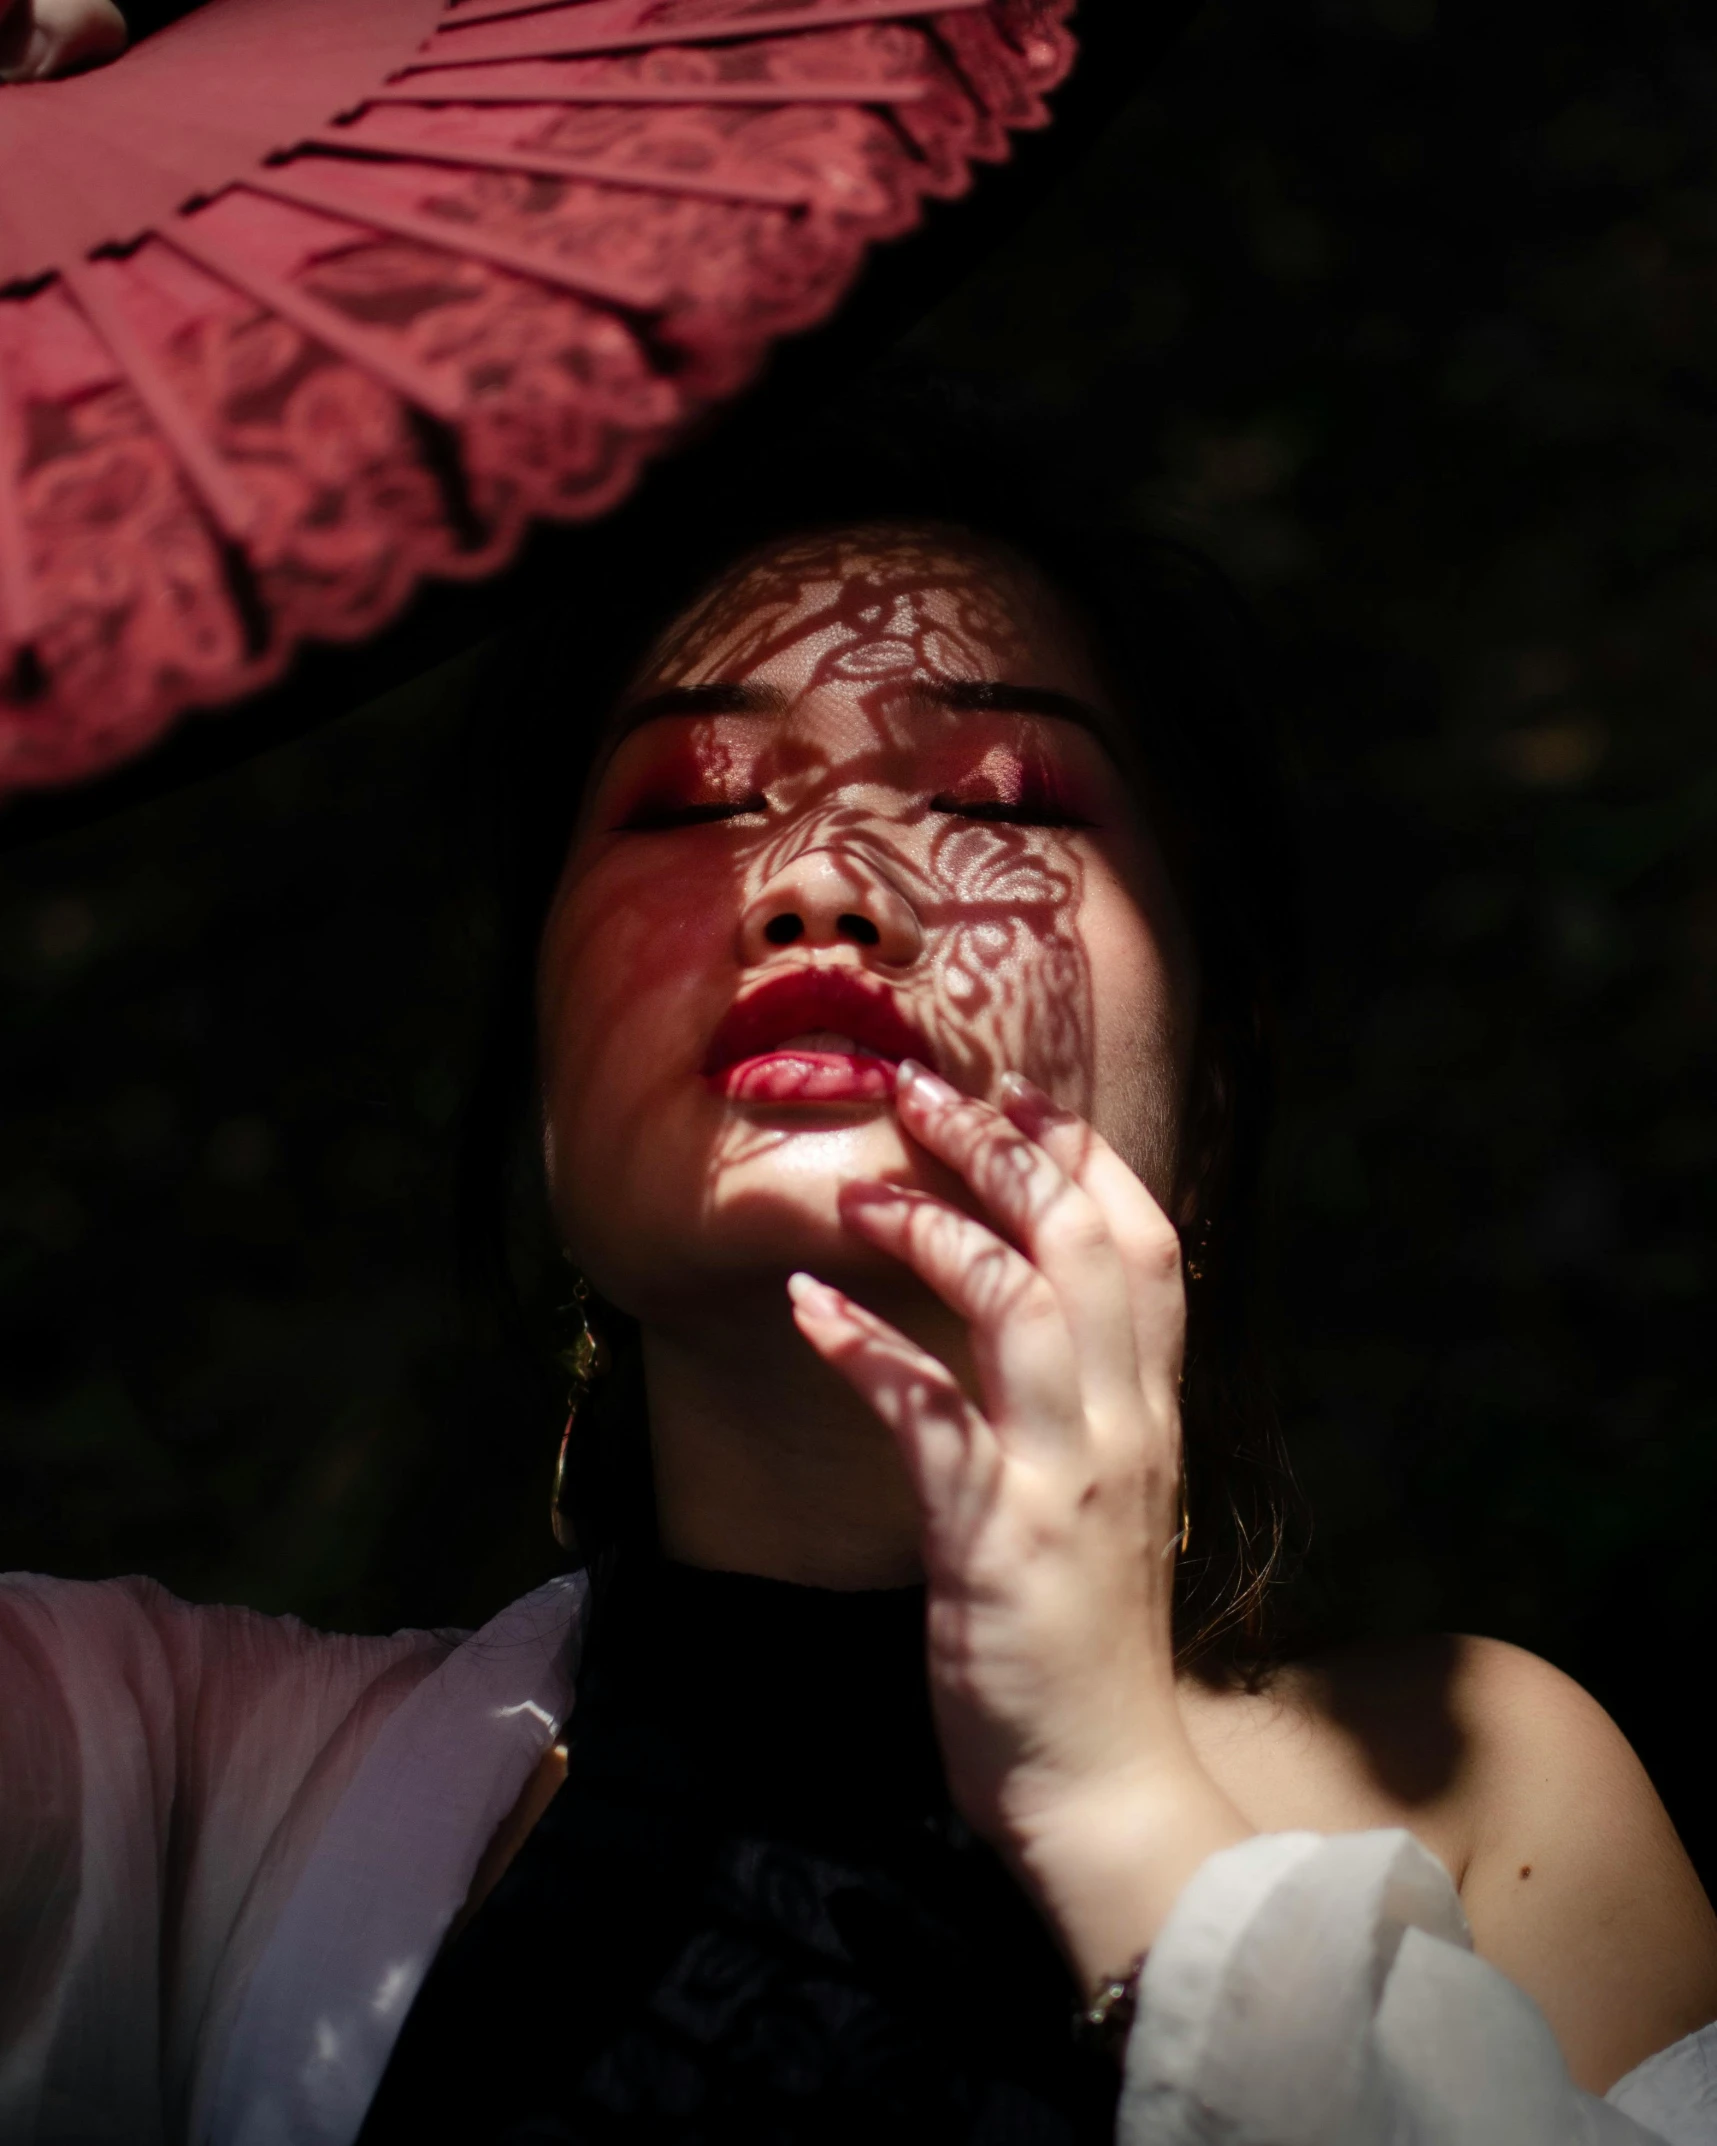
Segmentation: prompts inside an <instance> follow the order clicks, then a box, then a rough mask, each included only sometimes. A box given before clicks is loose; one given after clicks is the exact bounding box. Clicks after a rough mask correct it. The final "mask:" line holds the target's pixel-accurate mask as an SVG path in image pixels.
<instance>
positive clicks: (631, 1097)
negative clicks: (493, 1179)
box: [537, 851, 734, 1195]
mask: <svg viewBox="0 0 1717 2146" xmlns="http://www.w3.org/2000/svg"><path fill="white" fill-rule="evenodd" d="M733 935H734V924H733V891H732V882H731V876H730V875H729V874H728V873H726V872H725V871H713V872H712V871H711V870H709V869H708V868H707V867H705V868H702V869H700V867H699V864H698V863H697V862H696V861H693V862H689V863H688V862H676V864H675V865H674V866H673V867H671V868H670V869H668V870H664V869H662V867H661V864H660V860H659V859H656V860H651V859H648V858H646V857H644V856H643V855H642V854H641V852H632V853H628V852H626V851H619V852H611V853H610V854H609V855H608V856H606V857H604V858H602V859H600V860H598V861H597V862H596V863H595V864H594V865H593V866H592V867H591V868H590V869H588V870H586V871H585V872H583V873H582V874H580V875H578V876H577V877H576V878H574V879H572V880H571V881H569V883H568V884H567V885H566V886H565V887H563V889H562V892H561V895H560V897H559V899H558V900H557V902H556V905H555V908H554V911H553V913H552V915H551V917H550V919H549V925H548V929H547V931H546V932H545V934H544V939H543V950H542V957H541V961H540V964H539V969H538V987H537V1018H538V1033H539V1036H540V1038H541V1043H540V1053H541V1075H542V1085H543V1100H544V1109H545V1113H546V1116H547V1120H548V1126H549V1130H550V1132H551V1133H552V1142H551V1145H550V1149H549V1154H550V1161H551V1170H552V1172H553V1174H554V1175H555V1177H556V1178H557V1179H558V1180H559V1183H558V1184H557V1188H556V1189H557V1195H558V1193H559V1192H560V1191H561V1190H562V1189H567V1188H570V1187H571V1186H572V1185H574V1184H579V1185H582V1184H584V1183H587V1182H588V1183H590V1184H592V1185H594V1184H595V1183H596V1182H597V1181H598V1180H610V1179H612V1177H613V1175H614V1173H615V1171H616V1170H617V1169H620V1168H623V1167H627V1166H629V1165H631V1164H632V1163H634V1162H635V1160H636V1156H637V1154H638V1151H639V1148H640V1144H641V1143H644V1142H645V1141H646V1140H647V1138H648V1134H649V1130H650V1127H651V1125H652V1123H653V1122H654V1123H659V1122H660V1116H659V1114H660V1111H661V1109H662V1107H663V1102H664V1098H665V1097H667V1096H668V1095H670V1094H671V1093H672V1092H673V1091H674V1090H676V1089H678V1090H679V1091H680V1092H681V1093H684V1092H685V1091H686V1089H687V1086H688V1083H687V1081H686V1072H687V1068H688V1065H694V1066H695V1064H696V1063H697V1061H698V1059H699V1058H700V1057H701V1054H702V1050H703V1046H704V1038H705V1036H706V1035H707V1032H708V1029H709V1026H710V1023H711V1020H712V1019H713V1018H714V1015H713V1014H712V1013H711V1011H710V1008H711V1006H712V1003H713V1004H714V1005H715V1006H716V1008H717V1010H719V1006H720V1004H721V1003H724V1000H723V992H724V989H725V988H726V981H727V971H728V969H729V967H730V965H731V949H732V944H733Z"/></svg>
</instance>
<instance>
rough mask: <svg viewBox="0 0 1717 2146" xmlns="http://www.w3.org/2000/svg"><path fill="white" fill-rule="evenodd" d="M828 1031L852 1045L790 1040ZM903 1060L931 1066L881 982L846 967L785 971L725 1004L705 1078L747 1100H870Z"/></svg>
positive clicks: (887, 1091) (882, 1091) (883, 1093)
mask: <svg viewBox="0 0 1717 2146" xmlns="http://www.w3.org/2000/svg"><path fill="white" fill-rule="evenodd" d="M816 1029H832V1030H834V1031H835V1032H836V1033H837V1034H839V1035H842V1036H850V1037H851V1038H852V1040H853V1042H854V1044H855V1045H857V1049H856V1050H853V1051H828V1050H817V1049H811V1048H807V1047H806V1046H804V1045H795V1046H793V1047H792V1048H790V1049H789V1048H786V1047H785V1046H786V1045H787V1044H788V1041H789V1039H790V1038H791V1037H794V1036H802V1035H804V1034H805V1033H806V1032H807V1031H808V1030H812V1031H814V1030H816ZM903 1058H916V1059H918V1060H919V1061H920V1063H922V1064H924V1065H929V1064H931V1062H932V1061H931V1056H930V1046H929V1045H928V1044H927V1043H926V1042H925V1040H924V1038H923V1036H922V1035H921V1034H920V1033H919V1032H918V1030H917V1029H916V1028H914V1027H913V1026H912V1024H911V1022H910V1021H908V1020H907V1019H906V1018H905V1016H904V1015H903V1014H902V1013H901V1011H900V1008H899V1007H898V1006H897V1005H896V1003H895V998H894V993H893V992H892V991H891V990H890V989H889V988H888V986H887V985H886V984H878V983H872V982H871V981H870V980H869V978H867V977H864V976H860V975H856V974H855V973H854V972H853V971H852V970H851V969H845V968H840V969H836V968H810V967H803V968H797V969H790V970H788V971H787V972H786V973H785V974H783V975H780V976H776V977H773V978H771V979H770V981H769V982H768V983H764V984H759V985H758V986H757V988H756V989H755V990H753V991H748V992H747V993H746V994H745V996H744V997H743V998H739V999H736V1000H735V1001H734V1003H733V1004H732V1005H731V1006H730V1007H729V1008H728V1010H727V1013H726V1014H725V1016H724V1017H723V1019H722V1022H721V1025H720V1027H719V1028H718V1029H717V1030H716V1032H715V1035H714V1037H713V1038H712V1039H711V1042H710V1047H709V1055H708V1057H707V1058H706V1059H705V1060H704V1068H703V1070H704V1077H705V1079H706V1080H708V1081H709V1083H710V1085H711V1086H712V1087H713V1088H715V1089H716V1090H717V1091H718V1092H719V1093H721V1094H723V1095H727V1096H731V1097H733V1098H734V1099H735V1100H737V1101H741V1102H747V1103H776V1104H781V1103H874V1102H885V1101H886V1100H887V1099H888V1097H890V1096H891V1095H892V1094H893V1093H894V1069H895V1067H896V1066H897V1065H898V1064H899V1062H900V1060H901V1059H903Z"/></svg>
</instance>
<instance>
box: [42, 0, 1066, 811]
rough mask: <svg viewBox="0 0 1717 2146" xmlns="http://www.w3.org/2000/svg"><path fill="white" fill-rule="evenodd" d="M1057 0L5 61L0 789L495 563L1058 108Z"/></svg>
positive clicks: (305, 24) (299, 14)
mask: <svg viewBox="0 0 1717 2146" xmlns="http://www.w3.org/2000/svg"><path fill="white" fill-rule="evenodd" d="M1071 6H1072V0H939V5H938V7H937V9H936V11H935V12H934V13H927V12H925V11H924V9H923V7H922V5H920V6H919V7H917V8H915V7H914V6H913V5H912V4H911V0H455V4H454V5H452V6H447V5H445V4H444V0H209V4H207V5H205V6H204V7H202V8H200V9H199V10H198V11H197V12H196V13H194V14H191V15H188V16H186V17H185V18H184V19H183V20H181V21H179V22H177V23H174V24H173V25H171V26H170V27H169V28H167V29H165V30H163V31H161V32H159V33H158V34H157V35H155V36H153V37H150V38H147V39H145V40H144V41H143V42H142V43H141V44H139V45H137V46H136V47H134V48H133V49H132V50H131V51H130V52H128V53H126V54H125V55H124V56H123V57H122V58H121V59H119V60H118V61H116V62H115V63H114V64H113V65H112V66H110V67H108V68H106V69H103V70H101V71H99V72H95V73H90V74H87V75H81V76H77V77H74V78H73V79H71V80H68V81H63V82H51V83H40V84H34V83H33V84H27V85H18V86H12V87H8V88H0V793H3V792H5V791H7V790H17V789H22V788H26V787H31V786H39V785H44V784H50V783H65V782H69V781H74V780H77V779H79V778H82V777H85V776H88V775H93V774H96V773H98V772H100V771H101V770H103V769H105V768H108V767H111V766H113V765H115V764H116V763H118V762H119V761H121V760H123V759H125V758H126V757H127V756H129V755H131V754H133V753H135V752H137V751H139V750H140V749H141V748H142V747H144V746H145V745H147V744H149V743H150V742H151V741H152V740H153V739H155V738H156V737H157V736H158V735H159V734H160V733H161V732H162V731H163V730H164V729H165V728H166V727H167V726H168V725H169V724H170V723H171V722H172V721H173V719H174V717H175V716H176V715H178V714H179V713H180V712H181V711H182V710H184V709H187V708H189V707H192V706H195V705H205V706H206V705H209V704H213V703H218V702H221V701H227V700H231V699H233V698H235V697H237V696H239V695H241V694H244V693H247V692H250V691H252V690H254V689H255V688H256V687H258V686H259V685H261V684H263V683H265V682H267V681H268V680H269V679H271V678H273V677H275V676H276V675H277V674H278V673H279V672H280V670H281V669H282V667H283V666H284V665H285V663H286V662H287V660H288V658H289V657H290V656H291V654H292V652H293V650H294V648H295V647H296V646H297V645H298V644H300V643H301V642H303V641H305V640H307V639H311V638H316V639H322V640H329V641H342V640H354V639H357V638H359V637H362V636H366V635H369V634H371V633H373V632H375V631H376V630H377V629H379V628H380V627H381V626H383V625H385V624H386V623H387V622H388V621H389V620H390V619H391V618H392V617H393V616H394V615H395V614H396V613H397V612H399V610H400V609H401V608H402V607H403V605H404V604H405V602H406V600H407V598H408V597H409V596H410V594H411V593H412V591H413V589H414V588H415V587H416V585H417V584H418V582H419V581H420V579H421V578H422V577H424V576H428V575H440V576H451V577H460V578H467V579H468V578H473V577H476V576H479V575H483V574H487V573H490V572H492V571H493V570H494V569H495V568H497V567H498V566H500V565H501V564H502V563H503V562H504V561H506V560H507V559H508V558H509V557H510V556H511V554H512V553H513V551H514V550H515V549H516V547H517V545H518V542H519V539H520V536H521V534H522V533H523V531H524V529H525V528H526V527H527V525H528V524H529V523H530V521H531V520H532V519H533V518H539V517H549V518H556V519H561V520H575V519H582V518H588V517H590V516H593V515H597V514H600V513H601V512H602V511H603V510H604V509H605V508H607V507H609V506H611V505H613V504H614V503H615V502H616V501H617V500H618V499H619V498H620V497H621V496H622V495H623V494H624V493H625V492H626V491H627V490H628V488H629V487H630V486H631V485H632V483H633V481H634V479H635V478H636V476H637V474H638V471H639V468H640V466H641V464H642V463H643V462H644V460H645V459H646V458H647V457H648V456H650V455H653V454H655V453H658V452H660V451H661V449H662V448H664V447H665V446H667V445H668V444H670V443H671V442H672V441H674V440H675V439H676V438H677V437H679V436H680V435H681V434H683V433H684V432H685V431H686V429H687V428H688V426H690V425H691V424H692V423H693V422H694V421H695V420H696V419H697V418H698V416H699V415H700V414H701V413H702V412H704V411H706V410H707V409H708V408H709V407H710V406H711V405H712V404H713V403H714V402H716V401H717V400H718V399H720V398H721V397H724V396H727V395H730V394H731V393H733V391H734V390H735V389H736V388H738V387H739V386H741V385H742V384H743V383H744V382H745V380H746V379H747V378H748V377H749V376H750V375H751V374H752V373H753V372H754V371H755V370H756V368H757V366H758V364H759V362H760V360H761V358H762V356H763V354H764V352H765V350H766V349H767V347H768V345H769V342H770V340H771V339H772V338H774V337H776V336H779V335H781V334H784V333H786V332H788V331H791V330H796V329H801V328H804V327H807V326H809V325H811V324H812V323H814V322H816V321H818V320H820V319H822V318H823V317H824V316H826V315H827V314H828V313H829V312H830V310H831V309H832V308H833V307H834V306H835V304H836V302H837V301H838V299H839V298H840V296H841V293H842V292H843V290H844V289H845V288H846V286H847V285H848V283H849V282H850V281H851V279H852V277H853V275H854V273H855V271H856V269H857V267H858V265H859V263H860V261H861V259H862V257H863V254H864V251H865V249H866V247H867V246H868V245H870V244H871V243H872V242H873V241H875V240H877V239H881V238H886V237H890V236H893V235H895V234H897V233H900V232H902V231H905V230H907V229H908V228H910V227H911V226H912V225H913V224H914V223H915V222H916V221H917V220H918V219H919V217H920V216H921V214H922V209H923V204H924V202H925V200H926V199H927V198H929V197H935V196H943V197H946V196H950V195H954V194H958V193H961V192H962V191H964V190H965V188H966V187H967V186H968V185H969V183H970V179H971V167H972V164H973V162H974V160H977V159H999V158H1001V157H1004V156H1005V155H1006V154H1007V148H1008V134H1009V130H1011V129H1014V128H1020V127H1031V126H1037V125H1041V124H1042V123H1043V121H1044V119H1045V118H1046V116H1047V115H1046V112H1045V108H1044V105H1043V101H1042V99H1043V94H1044V92H1045V91H1046V90H1048V89H1050V88H1052V87H1053V86H1054V85H1055V84H1056V83H1057V82H1058V81H1059V80H1060V79H1061V77H1062V76H1063V75H1064V74H1065V72H1066V70H1067V68H1068V66H1069V65H1070V63H1071V59H1072V53H1073V41H1072V38H1071V35H1070V33H1069V31H1068V29H1067V27H1066V18H1067V16H1068V14H1069V13H1070V12H1071Z"/></svg>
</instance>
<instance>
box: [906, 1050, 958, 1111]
mask: <svg viewBox="0 0 1717 2146" xmlns="http://www.w3.org/2000/svg"><path fill="white" fill-rule="evenodd" d="M908 1088H911V1089H913V1090H915V1091H916V1093H917V1096H918V1100H919V1101H920V1102H921V1103H957V1102H958V1101H959V1100H960V1091H959V1090H958V1089H957V1088H951V1087H949V1085H948V1083H947V1082H946V1081H945V1080H943V1079H942V1078H941V1077H940V1076H939V1075H937V1074H935V1073H932V1072H931V1070H930V1068H929V1067H928V1066H921V1065H920V1064H919V1063H918V1061H917V1059H916V1058H903V1059H902V1060H901V1061H900V1064H899V1066H898V1067H897V1068H896V1070H895V1075H894V1092H895V1094H896V1095H904V1094H905V1093H906V1091H907V1089H908Z"/></svg>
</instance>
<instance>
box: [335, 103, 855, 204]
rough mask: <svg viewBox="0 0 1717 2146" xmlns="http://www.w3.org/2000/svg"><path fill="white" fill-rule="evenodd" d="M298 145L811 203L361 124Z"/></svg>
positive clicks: (747, 184) (709, 195) (752, 185)
mask: <svg viewBox="0 0 1717 2146" xmlns="http://www.w3.org/2000/svg"><path fill="white" fill-rule="evenodd" d="M304 141H305V142H306V143H307V144H309V145H312V146H314V147H315V148H318V149H337V150H340V151H341V152H342V153H348V154H349V153H352V152H356V153H357V154H359V155H371V154H373V155H376V156H386V157H388V158H391V159H398V158H402V157H403V158H406V159H408V160H409V161H411V162H412V163H417V164H453V165H457V166H461V167H463V168H465V169H468V170H475V171H523V172H532V173H537V174H540V175H541V176H543V177H545V178H550V179H588V180H591V181H593V182H594V183H595V184H596V185H598V186H634V187H643V188H645V189H646V190H647V191H648V192H651V193H657V194H695V195H696V196H697V197H698V198H699V199H700V200H703V201H754V202H756V203H758V205H759V206H760V207H763V208H771V209H796V208H801V207H803V206H804V204H805V203H806V202H807V201H809V200H810V199H811V198H812V189H811V187H810V185H809V184H808V183H802V184H800V185H797V186H771V185H769V184H768V183H767V182H766V181H764V180H761V179H739V178H734V179H703V178H698V177H695V176H692V175H689V174H687V173H685V172H678V171H675V172H653V171H648V170H644V171H639V170H634V169H633V168H632V167H631V166H629V165H620V164H614V163H608V162H604V161H603V159H601V158H600V157H577V156H550V155H548V154H547V153H546V152H544V151H543V150H540V149H513V148H508V147H505V146H503V145H501V144H499V143H496V144H493V145H491V144H488V143H470V144H466V145H461V144H460V143H458V142H438V141H434V140H429V139H425V138H423V137H421V136H414V135H413V133H412V131H411V129H410V128H409V127H405V126H390V125H388V124H387V123H386V122H385V121H384V122H382V123H381V124H379V125H378V124H376V123H375V122H373V121H371V122H367V123H366V124H365V126H364V129H363V131H362V133H358V132H355V131H353V130H352V129H350V128H342V127H322V128H319V129H317V131H316V132H315V133H312V134H306V135H305V136H304Z"/></svg>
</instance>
